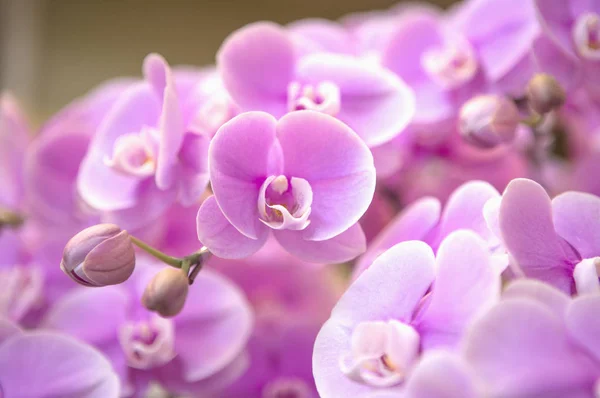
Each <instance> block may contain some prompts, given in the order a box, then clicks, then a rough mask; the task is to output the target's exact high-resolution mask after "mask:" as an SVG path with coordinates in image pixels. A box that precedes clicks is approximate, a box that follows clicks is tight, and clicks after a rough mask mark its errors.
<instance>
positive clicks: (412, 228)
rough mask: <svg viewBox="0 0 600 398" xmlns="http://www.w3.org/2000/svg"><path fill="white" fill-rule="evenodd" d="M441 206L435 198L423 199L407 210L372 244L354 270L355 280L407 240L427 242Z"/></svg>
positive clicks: (438, 217)
mask: <svg viewBox="0 0 600 398" xmlns="http://www.w3.org/2000/svg"><path fill="white" fill-rule="evenodd" d="M440 212H441V204H440V201H439V200H437V199H435V198H430V197H426V198H422V199H419V200H417V201H416V202H414V203H412V204H411V205H409V206H408V207H407V208H405V209H404V210H403V211H402V212H400V214H398V215H397V216H396V217H395V218H394V219H393V220H392V221H391V222H390V223H389V224H388V226H386V228H385V229H384V230H383V231H381V232H380V233H379V235H378V236H377V238H375V240H374V241H373V242H372V243H371V244H370V246H369V247H368V249H367V252H366V253H365V254H364V255H363V256H361V258H360V259H359V260H358V262H357V263H356V266H355V268H354V273H353V275H354V279H356V278H357V277H358V275H360V274H361V273H362V272H363V271H364V270H365V269H367V268H368V267H369V266H370V265H371V264H372V263H373V261H374V260H375V259H376V258H377V256H379V255H380V254H381V253H383V252H384V251H385V250H387V249H389V248H390V247H392V246H394V245H395V244H397V243H400V242H404V241H407V240H425V237H426V236H427V234H428V233H429V232H430V231H431V230H432V229H433V228H434V227H435V225H437V223H438V221H439V219H440Z"/></svg>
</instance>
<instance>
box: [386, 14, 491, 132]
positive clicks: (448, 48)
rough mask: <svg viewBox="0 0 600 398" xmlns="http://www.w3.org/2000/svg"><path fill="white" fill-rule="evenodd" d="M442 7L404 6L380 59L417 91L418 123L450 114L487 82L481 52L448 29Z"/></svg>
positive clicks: (431, 121) (434, 120) (446, 117)
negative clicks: (407, 7) (480, 59)
mask: <svg viewBox="0 0 600 398" xmlns="http://www.w3.org/2000/svg"><path fill="white" fill-rule="evenodd" d="M444 18H445V17H444V15H443V14H442V13H441V11H438V10H435V9H433V8H431V9H430V8H423V7H417V8H416V9H415V10H414V11H405V12H404V13H402V14H401V16H400V17H399V19H398V22H397V28H396V30H395V32H394V33H393V34H391V35H390V37H389V39H388V41H387V45H386V46H385V48H383V49H382V54H381V64H382V65H383V66H385V67H386V68H389V69H390V70H392V71H393V72H394V73H396V74H397V75H398V76H400V77H401V78H402V79H404V81H406V83H407V84H408V85H409V86H411V88H413V89H414V90H415V94H416V96H417V97H416V103H417V106H416V109H417V113H416V115H415V117H414V120H413V122H414V123H420V124H429V123H436V122H440V121H443V120H446V119H449V118H452V117H453V116H454V115H455V114H456V113H457V112H458V107H459V106H460V104H461V103H462V102H464V101H465V100H467V99H468V98H470V97H471V96H473V95H474V94H475V93H476V92H477V91H478V90H481V88H482V86H483V79H482V75H481V68H480V66H479V62H478V59H477V53H476V51H475V49H474V48H473V46H472V44H471V43H470V42H469V41H468V39H467V38H466V37H464V36H463V35H461V34H460V32H458V31H454V30H452V32H450V31H449V30H450V29H448V27H447V26H446V25H447V23H446V22H445V20H444Z"/></svg>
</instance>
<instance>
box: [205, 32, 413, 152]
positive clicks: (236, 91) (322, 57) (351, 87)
mask: <svg viewBox="0 0 600 398" xmlns="http://www.w3.org/2000/svg"><path fill="white" fill-rule="evenodd" d="M293 37H294V36H293V35H291V34H290V33H289V32H286V30H285V29H284V28H282V27H280V26H278V25H275V24H272V23H265V22H259V23H255V24H251V25H248V26H246V27H244V28H242V29H240V30H238V31H236V32H234V33H232V34H231V35H230V36H229V37H228V38H227V39H226V40H225V42H224V43H223V45H222V46H221V49H220V50H219V53H218V54H217V67H218V69H219V72H220V73H221V77H222V79H223V83H224V84H225V88H227V90H228V91H229V94H230V95H231V98H232V99H233V100H234V101H235V103H236V104H237V105H238V106H239V107H240V108H241V110H242V111H251V110H260V111H265V112H268V113H270V114H271V115H273V116H274V117H276V118H280V117H282V116H283V115H285V114H286V113H288V112H291V111H296V110H304V109H308V110H314V111H319V112H322V113H325V114H328V115H331V116H335V117H337V118H339V119H340V120H341V121H343V122H344V123H346V124H348V125H349V126H350V127H351V128H352V129H353V130H354V131H356V133H357V134H358V135H359V136H360V137H361V138H362V139H363V140H364V141H365V142H366V143H367V145H369V146H376V145H380V144H382V143H384V142H386V141H389V140H391V139H392V138H394V137H395V136H396V135H398V134H399V133H400V132H401V131H402V130H403V128H404V127H406V125H407V124H408V123H409V122H410V120H411V118H412V116H413V114H414V111H415V107H414V95H413V93H412V91H411V90H410V89H408V87H406V86H405V85H404V83H403V82H402V81H400V80H399V79H398V78H397V77H396V76H394V75H393V74H392V73H390V72H389V71H387V70H385V69H383V68H381V67H379V66H377V65H374V64H372V63H368V62H366V61H364V60H361V59H358V58H355V57H352V56H349V55H343V54H339V53H338V54H336V53H324V52H317V53H315V54H310V55H307V56H304V57H302V56H301V55H302V54H299V49H298V48H297V46H296V45H295V43H294V40H293Z"/></svg>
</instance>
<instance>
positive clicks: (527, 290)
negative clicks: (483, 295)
mask: <svg viewBox="0 0 600 398" xmlns="http://www.w3.org/2000/svg"><path fill="white" fill-rule="evenodd" d="M502 298H503V299H505V298H526V299H529V300H534V301H536V302H538V303H540V304H542V305H544V306H546V307H548V309H549V310H550V311H552V312H553V313H554V314H555V315H556V316H558V317H560V318H563V317H564V314H565V311H566V310H567V306H568V305H569V300H570V297H569V296H567V295H566V294H565V293H563V292H561V291H560V290H558V289H556V288H554V287H552V286H550V285H548V284H547V283H544V282H541V281H538V280H536V279H517V280H515V281H514V282H511V283H510V284H509V285H508V287H506V289H504V292H502Z"/></svg>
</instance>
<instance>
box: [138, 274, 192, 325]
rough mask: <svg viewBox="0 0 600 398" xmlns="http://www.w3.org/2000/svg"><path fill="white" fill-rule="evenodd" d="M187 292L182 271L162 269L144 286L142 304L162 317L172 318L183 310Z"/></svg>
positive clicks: (185, 277)
mask: <svg viewBox="0 0 600 398" xmlns="http://www.w3.org/2000/svg"><path fill="white" fill-rule="evenodd" d="M188 290H189V283H188V276H187V274H186V273H185V272H184V271H182V270H180V269H176V268H164V269H162V270H161V271H160V272H159V273H157V274H156V275H155V276H154V278H152V280H151V281H150V283H149V284H148V286H146V290H144V294H143V296H142V304H143V305H144V307H146V308H148V309H149V310H151V311H156V312H158V313H159V314H160V315H162V316H164V317H172V316H175V315H177V314H179V313H180V312H181V310H182V309H183V306H184V304H185V300H186V298H187V294H188Z"/></svg>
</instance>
